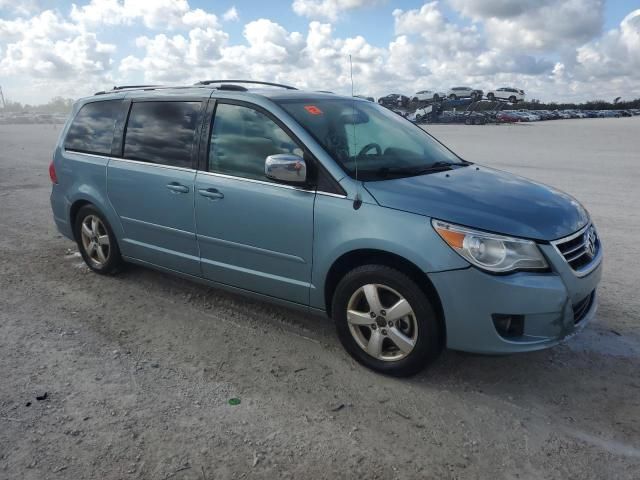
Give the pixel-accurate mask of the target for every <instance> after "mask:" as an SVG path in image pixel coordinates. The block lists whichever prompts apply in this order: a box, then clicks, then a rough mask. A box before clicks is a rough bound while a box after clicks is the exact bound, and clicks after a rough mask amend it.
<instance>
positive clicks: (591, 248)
mask: <svg viewBox="0 0 640 480" xmlns="http://www.w3.org/2000/svg"><path fill="white" fill-rule="evenodd" d="M596 240H597V237H596V229H595V228H593V226H592V227H590V228H589V230H587V231H586V233H585V234H584V246H585V249H586V251H587V255H588V256H589V257H590V258H593V257H595V256H596Z"/></svg>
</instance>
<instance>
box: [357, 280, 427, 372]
mask: <svg viewBox="0 0 640 480" xmlns="http://www.w3.org/2000/svg"><path fill="white" fill-rule="evenodd" d="M347 323H348V325H349V330H350V332H351V335H352V336H353V338H354V340H355V341H356V343H357V344H358V346H359V347H360V348H362V349H363V350H364V351H365V352H367V353H368V354H369V355H370V356H372V357H373V358H376V359H378V360H383V361H387V362H393V361H398V360H402V359H403V358H405V357H406V356H407V355H409V354H410V353H411V351H412V350H413V348H414V347H415V345H416V341H417V339H418V322H417V321H416V317H415V314H414V312H413V309H412V308H411V305H410V304H409V302H408V301H407V300H406V299H405V298H404V297H403V296H402V295H400V294H399V293H398V292H397V291H395V290H394V289H392V288H390V287H388V286H386V285H380V284H367V285H364V286H362V287H360V288H359V289H357V290H356V291H355V292H354V293H353V295H351V298H350V299H349V303H348V305H347Z"/></svg>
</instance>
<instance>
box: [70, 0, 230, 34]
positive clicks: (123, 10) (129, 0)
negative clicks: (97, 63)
mask: <svg viewBox="0 0 640 480" xmlns="http://www.w3.org/2000/svg"><path fill="white" fill-rule="evenodd" d="M70 17H71V19H72V20H73V21H75V22H76V23H78V24H82V25H85V26H87V27H94V28H95V27H97V26H101V25H131V24H133V22H135V21H138V20H140V21H142V23H143V24H144V26H146V27H147V28H151V29H159V28H169V29H175V28H180V27H203V28H207V27H209V28H214V27H216V26H217V25H218V19H217V17H216V16H215V15H213V14H211V13H207V12H205V11H204V10H202V9H199V8H198V9H195V10H191V8H190V7H189V3H188V2H187V0H153V1H146V0H122V1H120V0H91V2H90V3H89V4H87V5H84V6H82V7H79V6H77V5H76V4H73V5H72V7H71V14H70Z"/></svg>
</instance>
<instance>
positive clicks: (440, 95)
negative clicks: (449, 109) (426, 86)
mask: <svg viewBox="0 0 640 480" xmlns="http://www.w3.org/2000/svg"><path fill="white" fill-rule="evenodd" d="M444 98H447V94H446V93H445V92H436V91H434V90H420V91H419V92H416V93H415V95H414V96H413V97H412V98H411V100H413V101H414V102H437V101H438V100H441V99H444Z"/></svg>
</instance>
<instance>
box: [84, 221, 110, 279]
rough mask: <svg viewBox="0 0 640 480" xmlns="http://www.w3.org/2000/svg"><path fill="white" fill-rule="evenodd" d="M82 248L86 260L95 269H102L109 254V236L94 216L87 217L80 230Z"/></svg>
mask: <svg viewBox="0 0 640 480" xmlns="http://www.w3.org/2000/svg"><path fill="white" fill-rule="evenodd" d="M80 237H81V239H82V247H83V248H84V251H85V253H86V254H87V258H88V259H89V261H90V262H91V263H92V265H93V266H94V267H96V268H102V267H103V266H104V265H105V264H106V263H107V261H108V260H109V255H110V254H111V248H110V242H109V235H108V233H107V229H106V228H105V226H104V224H103V223H102V220H100V218H98V217H97V216H96V215H87V216H86V217H85V218H84V219H83V220H82V225H81V228H80Z"/></svg>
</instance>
